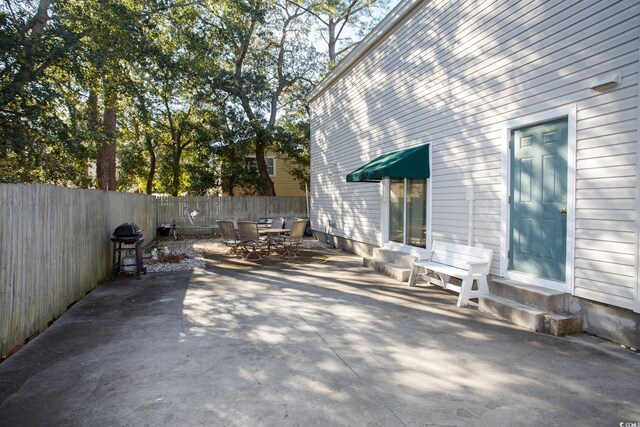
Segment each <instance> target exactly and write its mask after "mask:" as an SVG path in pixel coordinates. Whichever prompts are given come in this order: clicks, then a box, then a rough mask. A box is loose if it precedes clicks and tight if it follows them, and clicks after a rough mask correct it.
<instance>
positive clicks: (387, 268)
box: [362, 257, 411, 282]
mask: <svg viewBox="0 0 640 427" xmlns="http://www.w3.org/2000/svg"><path fill="white" fill-rule="evenodd" d="M362 264H363V265H364V266H365V267H369V268H373V269H374V270H375V271H377V272H378V273H382V274H384V275H386V276H389V277H393V278H394V279H397V280H400V281H401V282H408V281H409V275H410V274H411V268H405V267H402V266H398V265H395V264H393V263H391V262H389V261H384V260H381V259H378V258H374V257H365V258H363V259H362Z"/></svg>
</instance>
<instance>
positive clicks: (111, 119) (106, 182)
mask: <svg viewBox="0 0 640 427" xmlns="http://www.w3.org/2000/svg"><path fill="white" fill-rule="evenodd" d="M116 117H117V106H116V95H115V93H114V92H113V90H111V89H107V90H106V92H105V107H104V113H103V124H104V137H103V138H100V146H99V147H98V156H97V157H98V158H97V160H96V169H97V176H98V188H100V189H101V190H108V191H116V189H117V187H116Z"/></svg>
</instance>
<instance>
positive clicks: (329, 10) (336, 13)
mask: <svg viewBox="0 0 640 427" xmlns="http://www.w3.org/2000/svg"><path fill="white" fill-rule="evenodd" d="M287 1H288V2H289V3H291V4H293V5H295V6H296V7H298V8H299V9H301V10H304V11H305V12H307V13H309V14H310V15H312V16H313V17H314V18H315V19H316V20H317V21H318V22H319V23H320V25H321V26H322V27H323V31H322V37H323V39H324V41H325V42H326V43H327V50H328V56H329V68H330V69H331V68H333V67H334V66H335V65H336V63H337V61H338V58H339V57H340V56H342V55H343V54H345V53H346V52H348V51H349V50H350V49H351V48H352V47H353V46H354V42H353V40H351V35H353V34H354V33H357V34H358V35H359V36H360V37H362V36H363V35H364V34H365V33H366V32H368V31H369V30H370V29H371V28H372V27H373V26H374V25H375V24H376V23H377V22H378V21H379V19H380V17H381V14H377V13H376V12H382V11H384V10H385V9H386V6H387V4H388V0H287ZM348 33H351V34H348ZM340 41H343V42H344V43H343V44H344V46H340V44H341V43H340Z"/></svg>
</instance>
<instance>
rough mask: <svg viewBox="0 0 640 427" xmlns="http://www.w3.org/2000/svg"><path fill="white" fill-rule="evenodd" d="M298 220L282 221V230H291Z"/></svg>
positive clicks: (288, 219)
mask: <svg viewBox="0 0 640 427" xmlns="http://www.w3.org/2000/svg"><path fill="white" fill-rule="evenodd" d="M299 219H300V218H287V219H285V220H284V228H286V229H287V230H291V229H292V228H293V223H294V222H296V221H298V220H299ZM287 234H288V233H287Z"/></svg>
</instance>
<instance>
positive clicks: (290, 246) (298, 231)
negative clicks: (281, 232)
mask: <svg viewBox="0 0 640 427" xmlns="http://www.w3.org/2000/svg"><path fill="white" fill-rule="evenodd" d="M306 226H307V221H306V220H304V219H299V220H296V221H294V222H293V224H292V225H291V233H289V235H288V236H286V237H285V239H284V241H283V242H282V246H283V247H284V252H283V253H282V257H283V258H287V257H288V258H299V257H301V256H302V255H300V252H299V251H298V248H299V247H300V245H301V244H302V242H303V241H304V228H305V227H306Z"/></svg>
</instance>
